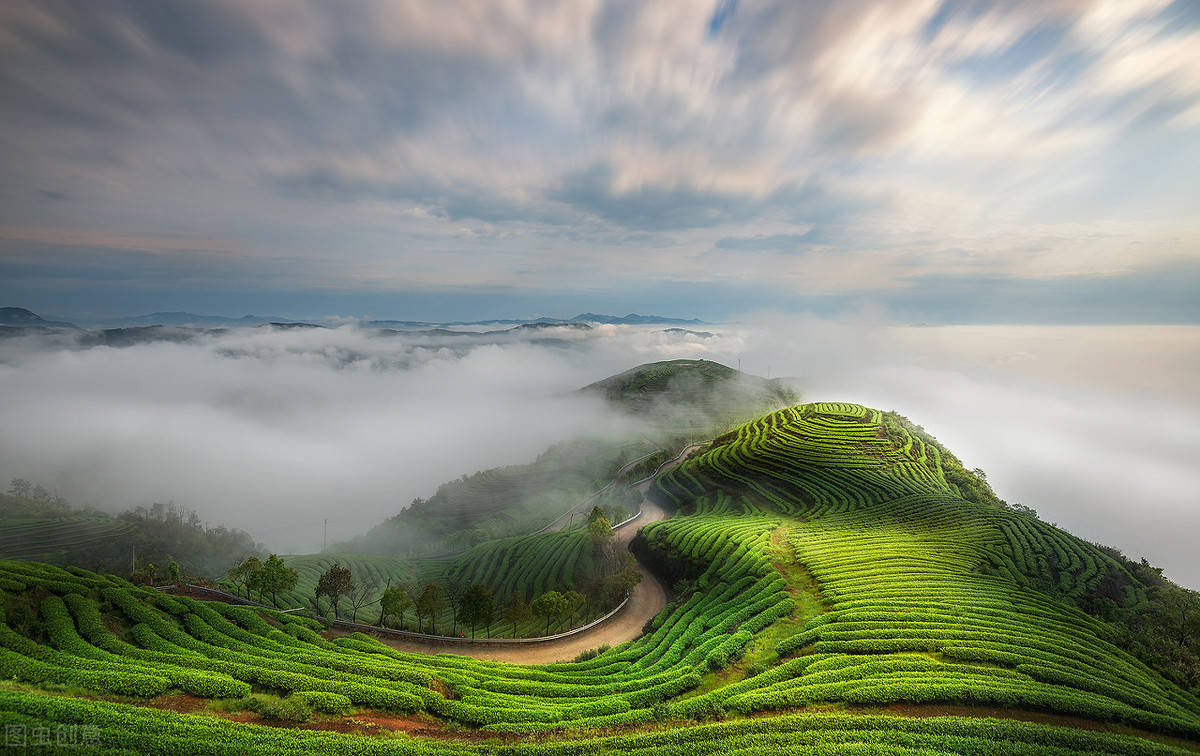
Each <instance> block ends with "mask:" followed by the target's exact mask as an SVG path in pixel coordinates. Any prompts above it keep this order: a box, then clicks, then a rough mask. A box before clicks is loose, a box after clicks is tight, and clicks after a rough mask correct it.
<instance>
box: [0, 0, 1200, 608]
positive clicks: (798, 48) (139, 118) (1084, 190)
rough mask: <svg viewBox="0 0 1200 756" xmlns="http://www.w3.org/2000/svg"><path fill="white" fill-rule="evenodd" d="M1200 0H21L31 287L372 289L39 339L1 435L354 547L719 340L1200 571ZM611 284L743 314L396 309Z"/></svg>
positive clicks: (48, 301) (210, 298)
mask: <svg viewBox="0 0 1200 756" xmlns="http://www.w3.org/2000/svg"><path fill="white" fill-rule="evenodd" d="M1197 7H1198V6H1197V4H1196V3H1195V2H1191V1H1190V0H1126V1H1124V2H1111V1H1110V0H1049V1H1046V2H1033V1H1026V0H1021V1H1019V2H994V1H992V2H989V1H987V0H984V1H982V2H971V3H961V2H953V1H952V0H889V1H887V2H882V1H878V0H876V1H872V0H863V1H862V2H858V1H855V2H829V1H826V0H811V1H809V2H791V1H790V0H713V1H712V2H707V3H699V4H698V3H695V2H689V1H686V0H666V1H664V2H654V3H630V2H624V1H623V0H585V1H584V2H578V3H563V4H549V5H547V4H544V3H538V2H526V1H525V0H515V1H514V2H505V3H490V2H475V1H474V0H462V1H461V2H460V1H459V0H447V2H442V3H437V4H430V3H421V2H407V1H405V0H399V1H394V2H392V1H387V0H368V1H367V2H363V3H361V4H355V5H354V6H353V7H343V6H341V5H339V6H336V7H335V6H330V5H329V4H327V3H322V2H312V1H311V0H298V1H297V2H289V3H283V4H281V3H278V2H266V1H262V0H257V1H254V2H233V1H226V0H206V1H203V2H180V1H178V0H162V1H161V2H154V3H146V4H139V3H97V2H83V1H81V0H55V1H54V2H40V1H38V0H14V1H13V2H7V3H4V4H3V5H2V6H0V103H3V105H2V106H0V107H2V108H3V113H4V116H5V117H4V118H2V119H0V149H2V150H3V154H4V155H5V156H6V158H8V159H7V160H6V164H5V179H6V180H5V181H4V182H3V183H2V184H0V306H19V307H25V308H28V309H30V310H32V311H33V312H35V313H38V314H40V315H43V316H49V317H61V318H66V319H67V320H72V319H74V318H82V319H85V320H88V319H90V321H91V322H100V321H103V319H105V318H112V317H114V316H119V315H140V314H145V313H152V312H162V311H188V312H192V313H197V314H201V315H209V314H224V315H227V316H231V317H240V316H242V315H246V314H255V315H268V316H279V317H285V318H291V319H297V320H309V319H317V318H329V320H328V322H329V324H330V325H335V326H338V327H335V328H331V329H329V330H322V331H317V332H273V331H269V330H266V329H246V330H231V331H230V332H228V333H226V334H223V335H213V336H207V337H204V338H201V339H197V340H195V341H189V342H181V343H167V342H156V343H150V344H139V345H135V346H129V347H128V348H122V349H110V348H105V347H95V348H79V347H78V346H72V344H71V337H63V340H60V341H59V342H55V343H48V342H44V341H41V340H39V339H38V338H37V337H36V336H26V337H18V338H7V339H4V340H2V341H0V422H3V423H4V425H5V427H6V428H7V429H9V432H8V433H7V434H5V436H4V438H3V439H0V474H3V475H5V476H9V477H11V476H14V475H19V476H22V477H27V478H30V479H35V480H39V481H40V482H42V483H44V484H45V485H47V486H48V487H50V488H52V489H55V490H59V491H61V492H63V493H64V494H65V495H67V496H68V497H69V498H71V499H72V500H75V501H77V502H79V503H89V502H99V503H102V504H103V505H104V506H106V507H110V508H114V507H119V506H133V505H136V504H144V503H149V502H151V501H153V500H155V499H171V498H173V499H175V500H176V501H178V502H179V503H180V504H182V505H184V506H192V507H195V508H196V509H198V510H200V511H201V513H202V515H203V516H204V517H205V518H208V519H212V520H221V521H226V522H228V523H229V524H231V525H237V526H241V527H246V528H247V529H249V530H250V531H251V532H253V533H254V534H255V535H257V536H258V537H260V538H262V539H264V540H266V541H268V542H270V543H272V544H273V546H274V547H275V548H280V549H289V548H311V547H312V545H313V543H314V540H313V535H312V533H313V532H316V531H315V528H316V526H315V525H313V523H314V522H319V521H320V520H322V519H323V518H324V517H325V514H324V512H326V511H330V510H331V509H332V511H336V512H337V513H338V514H339V517H340V518H341V519H340V521H339V522H340V525H339V527H342V526H344V529H343V530H341V531H339V532H338V533H337V534H336V537H337V538H340V537H345V536H349V535H353V534H354V533H356V532H361V531H362V530H365V529H366V528H367V527H369V526H370V525H371V524H373V523H374V522H377V521H378V520H379V519H382V518H383V517H384V516H386V515H388V514H391V513H394V512H395V511H396V510H397V509H398V508H399V507H401V506H404V505H406V504H407V503H408V501H410V500H411V499H412V498H413V497H416V496H428V495H429V494H431V493H432V492H433V491H434V490H435V489H436V486H437V484H438V483H441V482H443V481H445V480H449V479H451V478H454V477H457V476H458V475H461V474H463V473H470V472H474V471H475V470H478V469H481V468H484V467H489V466H493V465H499V464H508V463H512V462H521V461H526V460H528V459H530V458H532V457H533V456H535V455H536V454H537V453H538V452H539V451H541V450H542V449H544V448H545V446H546V445H547V444H550V443H553V442H555V441H558V440H562V439H563V438H566V437H569V436H570V435H572V434H574V433H577V432H580V431H582V430H584V429H587V428H594V427H600V426H603V425H605V424H606V423H609V422H611V418H610V417H609V416H608V414H607V413H606V412H605V411H604V408H602V407H600V406H598V405H596V404H595V403H590V402H587V401H584V400H582V399H579V398H577V397H576V398H566V397H569V392H570V391H572V390H573V389H575V388H578V387H579V386H582V385H584V384H586V383H589V382H591V381H593V380H596V379H599V378H603V377H605V376H607V375H610V374H612V373H616V372H620V371H622V370H625V369H628V368H630V367H632V366H634V365H636V364H639V363H642V362H647V361H651V360H657V359H665V358H669V357H672V356H688V357H694V356H700V355H703V356H707V357H709V358H711V359H715V360H718V361H721V362H723V363H725V364H728V365H730V366H734V367H736V366H737V365H738V361H739V359H740V360H741V365H742V367H743V369H745V370H747V371H749V372H752V373H755V374H759V375H766V374H768V373H769V374H770V375H774V376H779V375H795V376H797V377H798V378H799V379H800V381H801V386H802V387H803V390H804V391H805V398H818V397H819V398H834V399H845V400H850V401H861V402H863V403H866V404H872V405H876V406H881V407H882V408H883V409H896V410H898V411H901V412H903V413H904V414H906V415H908V416H909V417H911V418H912V419H914V420H915V421H916V422H918V423H921V424H923V425H924V426H925V427H926V428H928V429H929V430H930V432H932V433H933V434H934V435H936V436H938V437H939V438H940V439H942V440H943V441H944V442H945V443H946V444H947V445H948V446H949V447H950V448H951V449H953V450H954V451H955V452H956V453H958V454H960V455H962V457H963V458H964V459H965V460H967V461H968V462H969V464H970V465H971V466H978V467H982V468H983V469H985V470H987V471H988V473H989V474H990V476H991V480H992V482H993V483H994V485H995V487H996V489H997V491H998V492H999V493H1000V494H1001V496H1004V497H1005V498H1008V499H1010V500H1014V501H1020V502H1021V503H1024V504H1027V505H1029V506H1033V507H1035V508H1036V509H1038V510H1039V511H1040V512H1041V513H1042V514H1043V516H1045V517H1046V518H1047V519H1049V520H1051V521H1058V522H1059V523H1060V524H1062V525H1063V526H1064V527H1067V528H1068V529H1070V530H1072V531H1073V532H1076V533H1078V534H1079V535H1081V536H1084V537H1087V538H1094V539H1096V540H1101V541H1105V542H1109V543H1112V544H1113V545H1116V546H1119V547H1121V548H1124V549H1126V550H1127V551H1129V552H1131V553H1132V554H1133V555H1135V556H1142V555H1145V556H1146V557H1147V558H1149V559H1150V560H1151V561H1153V562H1156V563H1160V564H1162V565H1163V566H1164V567H1166V568H1167V569H1168V572H1169V573H1170V574H1171V575H1173V576H1175V577H1177V578H1178V579H1180V580H1182V581H1184V582H1187V583H1188V584H1190V585H1200V557H1197V556H1196V555H1194V554H1193V553H1192V552H1193V551H1194V547H1193V546H1191V545H1190V544H1188V543H1187V542H1186V540H1187V539H1186V537H1185V534H1188V533H1193V532H1200V499H1198V497H1197V495H1196V494H1195V493H1194V492H1195V491H1200V466H1198V465H1197V464H1196V462H1195V460H1196V459H1200V440H1198V438H1197V432H1196V430H1195V428H1200V406H1198V404H1197V402H1198V400H1197V398H1196V396H1195V394H1196V392H1195V388H1194V384H1195V383H1196V377H1197V376H1198V375H1200V356H1198V355H1200V340H1198V339H1197V336H1196V334H1197V333H1198V329H1200V213H1197V209H1198V205H1197V200H1196V198H1197V197H1200V171H1197V170H1195V166H1196V165H1198V164H1200V52H1198V51H1200V12H1197ZM584 312H593V313H610V314H616V315H622V314H625V313H642V314H654V315H661V316H667V317H679V318H693V317H694V318H700V319H701V320H704V321H706V324H705V325H704V326H703V328H702V329H701V330H711V331H714V332H716V333H717V336H716V337H714V338H713V339H707V340H705V339H688V338H687V337H686V336H683V337H681V336H679V335H678V334H676V335H675V336H671V335H666V334H661V333H657V330H661V329H654V328H627V327H610V326H605V327H600V328H596V329H593V330H591V331H588V332H586V333H584V334H569V335H564V336H563V338H562V339H560V342H562V343H558V344H549V343H539V342H537V341H536V340H533V339H526V338H522V337H520V336H519V335H517V336H513V337H511V338H510V337H505V338H504V339H502V340H496V342H495V343H490V342H489V343H479V344H476V345H474V346H473V347H471V348H469V349H461V348H458V347H453V346H450V345H444V344H433V345H431V344H419V343H416V342H414V341H413V339H412V338H410V337H404V336H401V337H395V338H392V339H391V340H388V339H384V338H379V337H374V336H372V335H371V334H368V333H366V332H365V331H364V330H362V329H358V328H356V327H355V326H354V325H352V323H354V322H358V321H363V320H369V319H395V320H413V321H425V322H448V321H476V320H485V319H535V318H537V317H542V316H549V317H572V316H574V315H576V314H578V313H584ZM339 323H345V325H339ZM463 427H472V428H473V432H472V433H471V434H470V435H468V436H466V437H464V436H463V435H462V434H461V433H460V432H459V429H460V428H463ZM414 429H415V430H414ZM289 502H291V503H292V504H293V505H294V507H295V509H296V512H297V514H296V515H295V516H292V517H288V516H285V514H284V513H285V512H286V511H287V505H288V503H289ZM331 528H332V525H331ZM289 529H290V530H289ZM330 537H331V539H335V534H334V533H333V531H332V530H331V534H330Z"/></svg>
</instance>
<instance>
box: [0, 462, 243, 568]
mask: <svg viewBox="0 0 1200 756" xmlns="http://www.w3.org/2000/svg"><path fill="white" fill-rule="evenodd" d="M57 519H61V520H62V521H63V524H62V528H61V532H62V533H64V534H65V536H64V537H63V538H61V539H59V540H57V541H54V542H47V544H46V548H47V550H46V551H44V552H41V553H36V554H35V553H33V552H35V551H36V549H37V548H38V545H37V544H36V543H33V544H22V549H23V552H22V556H23V557H25V558H36V559H37V560H38V561H43V562H49V563H51V564H63V565H67V564H69V565H75V566H78V567H83V568H85V569H88V570H93V571H95V572H102V573H113V574H117V575H123V576H126V577H128V576H130V575H132V574H135V573H136V574H137V575H139V576H146V575H152V576H154V577H157V578H163V577H169V575H168V566H169V565H170V564H171V563H172V562H173V563H175V564H176V565H177V568H178V570H179V572H180V574H181V575H182V576H183V577H185V578H194V579H198V578H206V579H214V578H217V577H219V576H221V575H224V574H225V573H226V571H227V570H228V569H229V567H230V565H233V564H237V563H239V562H241V561H243V560H245V559H246V558H247V557H249V556H259V555H261V554H262V552H263V548H262V545H261V544H258V543H256V542H255V541H254V539H253V538H252V537H251V536H250V534H249V533H246V532H245V531H243V530H238V529H236V528H226V527H224V526H223V525H218V526H216V527H209V526H208V525H207V524H206V523H205V522H204V521H203V520H201V519H200V516H199V514H197V513H196V511H195V510H192V509H187V508H185V507H181V506H179V505H178V504H176V503H175V502H173V501H172V502H167V503H165V504H163V503H155V504H152V505H151V506H149V507H140V506H139V507H135V508H133V509H129V510H127V511H125V512H122V513H120V514H118V515H110V514H107V513H105V512H102V511H100V510H97V509H95V508H92V507H76V506H73V505H72V504H71V503H70V502H68V501H67V500H65V499H64V498H62V497H61V496H55V495H52V494H50V493H49V492H48V491H46V489H44V488H43V487H42V486H39V485H33V484H31V483H30V482H28V481H26V480H23V479H21V478H16V479H14V480H13V481H12V483H11V486H10V488H9V490H8V493H6V494H0V523H4V524H6V525H14V524H18V523H28V522H35V521H40V520H57ZM91 520H95V521H99V522H100V524H102V525H105V524H106V525H111V526H112V527H111V529H110V532H111V534H110V535H104V536H103V537H95V538H87V537H83V536H81V537H80V538H79V539H78V540H77V541H76V542H71V541H72V539H71V538H70V534H71V533H72V532H74V531H76V530H78V531H79V532H80V533H84V531H85V530H86V527H87V526H88V525H89V524H91V523H89V522H88V521H91ZM3 556H5V555H4V554H0V557H3Z"/></svg>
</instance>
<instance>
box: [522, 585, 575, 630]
mask: <svg viewBox="0 0 1200 756" xmlns="http://www.w3.org/2000/svg"><path fill="white" fill-rule="evenodd" d="M530 608H531V609H532V610H533V613H534V615H536V616H538V617H541V618H542V619H544V620H546V635H549V634H550V623H551V621H553V620H556V619H558V618H559V617H561V616H562V615H563V612H565V611H566V610H567V600H566V599H565V598H563V595H562V594H561V593H559V592H558V591H546V592H545V593H543V594H542V595H541V596H538V597H537V598H535V599H534V600H533V605H532V606H531V607H530Z"/></svg>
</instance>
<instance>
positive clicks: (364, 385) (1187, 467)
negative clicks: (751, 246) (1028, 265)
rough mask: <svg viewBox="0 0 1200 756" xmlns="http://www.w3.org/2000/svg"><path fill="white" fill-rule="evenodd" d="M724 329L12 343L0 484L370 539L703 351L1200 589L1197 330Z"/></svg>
mask: <svg viewBox="0 0 1200 756" xmlns="http://www.w3.org/2000/svg"><path fill="white" fill-rule="evenodd" d="M705 329H706V330H707V331H711V332H713V333H714V334H715V335H714V336H712V337H711V338H705V337H701V336H697V335H694V334H688V333H680V332H675V333H664V332H663V331H662V329H661V328H652V327H628V326H597V327H595V328H592V329H579V328H555V329H539V330H538V331H537V332H531V333H528V334H506V335H504V336H502V337H498V338H485V339H475V340H471V341H469V343H462V342H463V340H462V339H459V338H455V337H445V338H430V337H427V336H415V335H403V334H392V335H376V332H373V331H365V330H359V329H356V328H355V327H353V326H346V327H343V328H338V329H328V330H327V329H311V330H286V331H280V330H274V329H269V328H257V329H246V330H241V331H237V330H235V331H230V332H228V333H224V334H209V335H204V336H202V337H200V338H197V339H196V340H194V341H191V342H186V343H167V342H156V343H148V344H141V345H136V346H129V347H123V348H111V347H107V346H92V347H86V348H82V347H77V346H71V345H70V343H67V342H63V341H61V340H60V341H57V342H53V343H50V342H47V341H45V340H43V339H39V338H36V337H28V338H20V339H9V340H6V341H4V342H0V423H2V424H3V427H4V429H5V432H4V434H3V436H2V437H0V476H3V477H4V479H7V478H10V477H13V476H20V477H25V478H29V479H31V480H34V481H36V482H40V483H42V484H44V485H46V486H47V487H48V488H50V489H51V490H52V491H54V492H56V493H59V494H61V495H63V496H65V497H66V498H68V499H70V500H71V501H72V502H74V503H77V504H92V505H95V506H98V507H101V508H105V509H109V510H113V511H117V510H121V509H126V508H129V507H132V506H136V505H139V504H148V503H150V502H152V501H155V500H168V499H174V500H175V501H177V502H178V503H179V504H181V505H183V506H186V507H192V508H195V509H197V510H198V511H199V512H200V513H201V515H202V517H203V518H204V519H206V520H207V521H208V522H209V523H210V524H214V525H215V524H217V523H223V524H226V525H230V526H234V527H240V528H244V529H246V530H248V531H250V532H251V533H252V534H253V535H254V536H255V537H256V538H258V539H259V540H262V541H264V542H265V543H266V545H267V546H268V547H269V548H271V549H273V550H278V551H281V552H295V551H312V550H315V549H317V548H319V547H320V543H321V536H322V521H323V520H324V519H325V518H328V519H329V541H330V542H334V541H337V540H342V539H345V538H347V537H350V536H353V535H355V534H358V533H361V532H363V531H365V530H367V529H368V528H369V527H371V526H372V525H375V524H377V523H378V522H379V521H381V520H382V519H384V518H385V517H388V516H390V515H392V514H395V512H397V511H398V510H399V509H401V508H403V507H404V506H406V505H407V503H408V502H409V501H411V500H412V499H413V498H414V497H418V496H420V497H427V496H429V495H431V494H432V493H433V492H434V491H435V490H436V488H437V486H438V484H440V483H442V482H444V481H446V480H449V479H452V478H455V477H458V476H459V475H462V474H469V473H472V472H475V471H477V470H480V469H483V468H487V467H493V466H497V465H503V464H511V463H520V462H528V461H531V460H532V459H533V458H534V457H535V456H536V455H537V454H538V453H539V452H541V451H543V450H544V449H545V448H546V447H547V446H548V445H549V444H551V443H555V442H558V441H563V440H567V439H569V438H572V437H574V436H576V435H577V434H580V433H582V432H585V431H600V432H606V433H616V432H628V431H629V430H631V428H630V427H629V426H628V424H627V423H623V422H619V421H617V420H615V419H614V418H613V417H612V414H611V413H610V412H607V411H606V409H605V407H604V406H603V404H602V403H601V401H600V400H598V399H596V398H594V397H592V398H589V397H585V396H580V395H578V394H575V393H573V390H574V389H576V388H579V387H581V386H584V385H586V384H588V383H591V382H593V381H595V380H598V379H601V378H604V377H606V376H608V375H611V374H614V373H618V372H621V371H622V370H625V369H627V368H629V367H632V366H634V365H636V364H640V363H644V362H650V361H655V360H661V359H673V358H679V357H688V358H696V357H703V358H708V359H713V360H717V361H719V362H723V363H725V364H727V365H730V366H733V367H736V366H737V364H738V360H739V359H740V360H741V362H742V367H743V369H744V370H746V371H747V372H751V373H755V374H758V375H768V374H769V375H771V376H781V375H790V376H796V377H798V378H799V379H800V382H799V386H800V389H801V391H802V394H803V399H804V400H821V399H828V400H847V401H858V402H861V403H864V404H868V405H872V406H876V407H879V408H881V409H895V410H897V411H899V412H900V413H902V414H905V415H907V416H908V417H909V418H910V419H912V420H913V421H915V422H917V423H919V424H921V425H923V426H924V427H925V428H926V429H927V430H928V431H929V432H931V433H932V434H933V435H935V436H936V437H938V439H940V440H941V441H942V442H943V443H945V444H946V445H947V446H948V447H949V448H950V449H951V450H953V451H954V452H955V453H956V454H958V455H959V456H960V457H961V458H962V459H963V461H964V463H966V464H967V466H968V467H976V466H977V467H982V468H983V469H985V470H986V471H987V472H988V475H989V480H990V481H991V483H992V484H993V486H994V488H995V489H996V491H997V492H998V493H999V494H1000V495H1001V496H1002V497H1004V498H1006V499H1008V500H1009V501H1010V502H1020V503H1022V504H1025V505H1027V506H1031V507H1033V508H1035V509H1037V510H1038V512H1039V513H1040V514H1041V515H1042V516H1043V517H1044V518H1045V519H1046V520H1048V521H1051V522H1057V523H1058V524H1059V525H1061V526H1063V527H1065V528H1066V529H1068V530H1070V531H1071V532H1074V533H1076V534H1078V535H1080V536H1082V537H1085V538H1088V539H1090V540H1096V541H1100V542H1102V543H1106V544H1110V545H1113V546H1117V547H1118V548H1121V549H1122V550H1124V551H1125V552H1126V553H1127V554H1129V555H1130V556H1132V557H1134V558H1138V557H1141V556H1145V557H1147V558H1148V559H1149V560H1150V561H1151V562H1153V563H1154V564H1156V565H1159V566H1163V567H1165V568H1166V569H1167V574H1168V575H1169V576H1170V577H1172V578H1173V579H1175V580H1177V581H1180V582H1182V583H1184V584H1186V585H1190V586H1198V585H1200V557H1198V556H1197V555H1196V554H1195V549H1194V545H1193V544H1192V543H1191V534H1194V533H1196V532H1200V501H1198V499H1200V495H1198V493H1197V492H1200V466H1197V465H1196V462H1195V460H1196V459H1200V399H1198V398H1197V397H1196V395H1195V393H1194V391H1193V390H1192V388H1191V384H1192V382H1193V380H1194V376H1195V375H1197V374H1200V329H1197V328H1154V327H1145V328H1143V327H1138V328H1131V327H1122V328H1100V327H1081V328H1060V327H1054V328H1049V327H1003V326H993V327H970V328H965V327H963V328H954V327H946V328H908V327H892V326H886V325H882V324H875V323H862V324H858V325H847V324H832V323H827V322H823V321H818V320H808V319H795V318H782V317H775V316H769V315H763V316H759V317H755V318H749V319H746V322H744V323H742V324H738V325H728V326H720V327H715V326H705Z"/></svg>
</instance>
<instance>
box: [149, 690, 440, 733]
mask: <svg viewBox="0 0 1200 756" xmlns="http://www.w3.org/2000/svg"><path fill="white" fill-rule="evenodd" d="M208 704H209V701H208V699H204V698H197V697H196V696H192V695H188V694H186V693H180V694H177V695H165V696H159V697H158V698H153V699H151V700H149V701H147V702H146V703H145V705H146V706H150V707H153V708H155V709H164V710H167V711H177V712H179V713H181V714H200V715H202V716H210V717H219V718H220V719H226V720H230V721H233V722H248V723H251V724H257V725H264V726H267V727H281V728H286V729H294V730H324V731H327V732H342V733H359V734H361V735H371V734H374V733H379V732H382V731H384V730H387V731H390V732H406V733H409V734H411V735H440V734H442V733H443V730H442V727H441V725H439V724H437V723H436V722H433V721H430V720H426V719H422V718H420V717H415V716H399V715H395V714H387V713H385V712H381V711H369V710H368V711H361V712H359V713H357V714H352V715H349V716H344V717H338V716H328V715H320V714H318V715H317V716H316V717H315V718H314V719H312V720H311V721H308V722H283V721H280V720H277V719H264V718H262V717H260V716H258V715H257V714H255V713H254V712H251V711H221V710H219V709H210V708H209V707H208Z"/></svg>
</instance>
